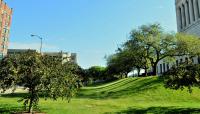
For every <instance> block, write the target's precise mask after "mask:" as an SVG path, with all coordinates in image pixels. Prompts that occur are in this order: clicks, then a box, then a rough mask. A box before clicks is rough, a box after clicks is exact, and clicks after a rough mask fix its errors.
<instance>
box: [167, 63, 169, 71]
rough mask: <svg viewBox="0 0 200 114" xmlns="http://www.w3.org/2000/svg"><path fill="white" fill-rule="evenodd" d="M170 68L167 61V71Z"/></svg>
mask: <svg viewBox="0 0 200 114" xmlns="http://www.w3.org/2000/svg"><path fill="white" fill-rule="evenodd" d="M168 70H169V63H167V71H168Z"/></svg>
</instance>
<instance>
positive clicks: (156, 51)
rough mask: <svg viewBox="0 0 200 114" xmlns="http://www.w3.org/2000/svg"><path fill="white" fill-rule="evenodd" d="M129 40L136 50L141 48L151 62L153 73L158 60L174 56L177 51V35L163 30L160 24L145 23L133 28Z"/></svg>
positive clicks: (144, 55)
mask: <svg viewBox="0 0 200 114" xmlns="http://www.w3.org/2000/svg"><path fill="white" fill-rule="evenodd" d="M127 42H128V43H126V44H129V45H130V44H131V43H132V44H131V45H132V46H134V48H135V49H136V50H141V51H140V52H141V54H140V55H143V57H144V58H145V60H146V63H148V61H149V62H150V64H151V67H152V70H153V75H156V71H157V64H158V62H159V61H160V60H162V59H164V58H166V57H173V56H174V53H175V52H176V51H175V48H176V37H175V35H174V34H169V33H165V32H163V30H162V27H161V26H160V25H159V24H151V25H143V26H141V27H139V29H137V30H133V31H132V32H131V35H130V40H129V41H127ZM125 47H127V46H126V45H125ZM128 48H131V47H130V46H129V47H128ZM146 66H148V65H146Z"/></svg>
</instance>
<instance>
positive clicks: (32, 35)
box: [31, 34, 42, 54]
mask: <svg viewBox="0 0 200 114" xmlns="http://www.w3.org/2000/svg"><path fill="white" fill-rule="evenodd" d="M31 37H37V38H39V39H40V43H41V44H40V53H41V54H42V37H40V36H38V35H33V34H31Z"/></svg>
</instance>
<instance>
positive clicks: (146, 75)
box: [144, 66, 147, 76]
mask: <svg viewBox="0 0 200 114" xmlns="http://www.w3.org/2000/svg"><path fill="white" fill-rule="evenodd" d="M144 70H145V76H147V67H146V66H145V69H144Z"/></svg>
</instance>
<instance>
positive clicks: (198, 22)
mask: <svg viewBox="0 0 200 114" xmlns="http://www.w3.org/2000/svg"><path fill="white" fill-rule="evenodd" d="M175 6H176V18H177V30H178V32H183V33H187V34H192V35H197V36H200V0H175ZM187 60H188V57H187V56H183V57H176V61H175V62H171V63H167V62H165V61H164V60H162V61H160V62H159V63H158V65H157V69H158V70H157V73H158V74H162V73H163V72H166V71H167V70H168V69H169V68H171V67H172V66H173V65H176V66H177V65H178V64H180V63H181V62H184V61H187ZM192 61H193V63H194V64H199V63H200V58H199V57H194V58H192Z"/></svg>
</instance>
